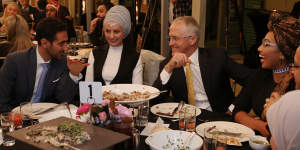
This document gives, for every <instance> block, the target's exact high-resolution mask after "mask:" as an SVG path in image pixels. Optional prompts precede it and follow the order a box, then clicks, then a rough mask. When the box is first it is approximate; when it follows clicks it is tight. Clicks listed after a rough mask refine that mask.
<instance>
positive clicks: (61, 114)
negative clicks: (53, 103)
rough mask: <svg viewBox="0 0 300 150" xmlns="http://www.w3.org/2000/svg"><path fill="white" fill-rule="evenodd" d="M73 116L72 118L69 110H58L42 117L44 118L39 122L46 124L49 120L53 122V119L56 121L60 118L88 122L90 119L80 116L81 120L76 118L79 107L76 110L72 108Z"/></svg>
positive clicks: (86, 116)
mask: <svg viewBox="0 0 300 150" xmlns="http://www.w3.org/2000/svg"><path fill="white" fill-rule="evenodd" d="M70 111H71V114H72V116H70V113H69V111H68V110H67V109H61V110H56V111H52V112H49V113H46V114H43V115H42V118H40V119H39V122H45V121H48V120H52V119H56V118H59V117H67V118H72V119H75V120H78V121H81V122H86V120H87V119H88V117H89V116H88V115H82V116H80V118H76V112H77V107H76V108H74V107H73V108H70Z"/></svg>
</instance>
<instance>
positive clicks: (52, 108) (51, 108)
mask: <svg viewBox="0 0 300 150" xmlns="http://www.w3.org/2000/svg"><path fill="white" fill-rule="evenodd" d="M65 104H67V102H63V103H60V104H57V105H55V106H53V107H50V108H47V109H45V110H43V111H41V112H38V113H35V114H33V115H42V114H45V113H47V112H50V111H52V110H54V109H56V108H57V107H59V106H61V105H65Z"/></svg>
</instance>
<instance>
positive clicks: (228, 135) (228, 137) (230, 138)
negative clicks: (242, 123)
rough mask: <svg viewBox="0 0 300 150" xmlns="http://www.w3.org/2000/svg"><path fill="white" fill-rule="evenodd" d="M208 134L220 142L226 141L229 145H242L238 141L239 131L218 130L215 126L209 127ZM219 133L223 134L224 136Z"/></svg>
mask: <svg viewBox="0 0 300 150" xmlns="http://www.w3.org/2000/svg"><path fill="white" fill-rule="evenodd" d="M209 133H210V134H212V138H213V139H216V140H218V141H220V142H222V143H227V144H229V145H236V146H242V144H241V142H240V141H239V136H237V135H239V134H240V133H233V132H228V131H220V130H219V129H217V128H216V126H213V127H211V130H210V131H209ZM215 135H217V136H215ZM220 135H225V136H224V137H222V136H220Z"/></svg>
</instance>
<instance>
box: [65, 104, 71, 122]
mask: <svg viewBox="0 0 300 150" xmlns="http://www.w3.org/2000/svg"><path fill="white" fill-rule="evenodd" d="M65 106H66V107H67V109H68V111H69V114H70V117H71V119H72V113H71V110H70V105H69V104H68V103H66V104H65Z"/></svg>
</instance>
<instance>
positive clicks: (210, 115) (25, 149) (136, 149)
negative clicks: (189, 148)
mask: <svg viewBox="0 0 300 150" xmlns="http://www.w3.org/2000/svg"><path fill="white" fill-rule="evenodd" d="M161 118H162V120H163V121H164V123H165V124H170V126H169V128H170V129H173V130H178V129H179V127H178V121H174V119H170V118H164V117H161ZM157 119H158V116H157V115H155V114H153V113H151V112H150V113H149V116H148V121H149V122H156V120H157ZM209 121H230V122H231V121H233V120H232V116H230V115H228V114H225V113H221V112H211V111H207V110H204V109H201V114H200V115H199V116H197V118H196V126H197V125H199V124H201V123H204V122H209ZM136 128H137V129H138V130H139V131H140V132H141V131H142V130H143V129H144V127H136ZM146 138H147V136H142V135H140V136H139V142H138V144H137V145H135V144H134V142H133V139H132V138H131V139H129V140H127V141H125V142H122V143H119V144H117V145H114V146H113V147H111V148H110V149H116V150H117V149H125V150H127V149H128V150H150V147H149V146H148V145H147V144H146V143H145V139H146ZM0 149H1V150H38V148H36V147H34V146H31V145H29V144H27V143H24V142H22V141H19V140H16V143H15V145H14V146H11V147H4V146H2V145H1V146H0ZM201 149H202V148H201ZM227 150H251V148H250V146H249V144H248V142H242V146H231V145H227Z"/></svg>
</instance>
